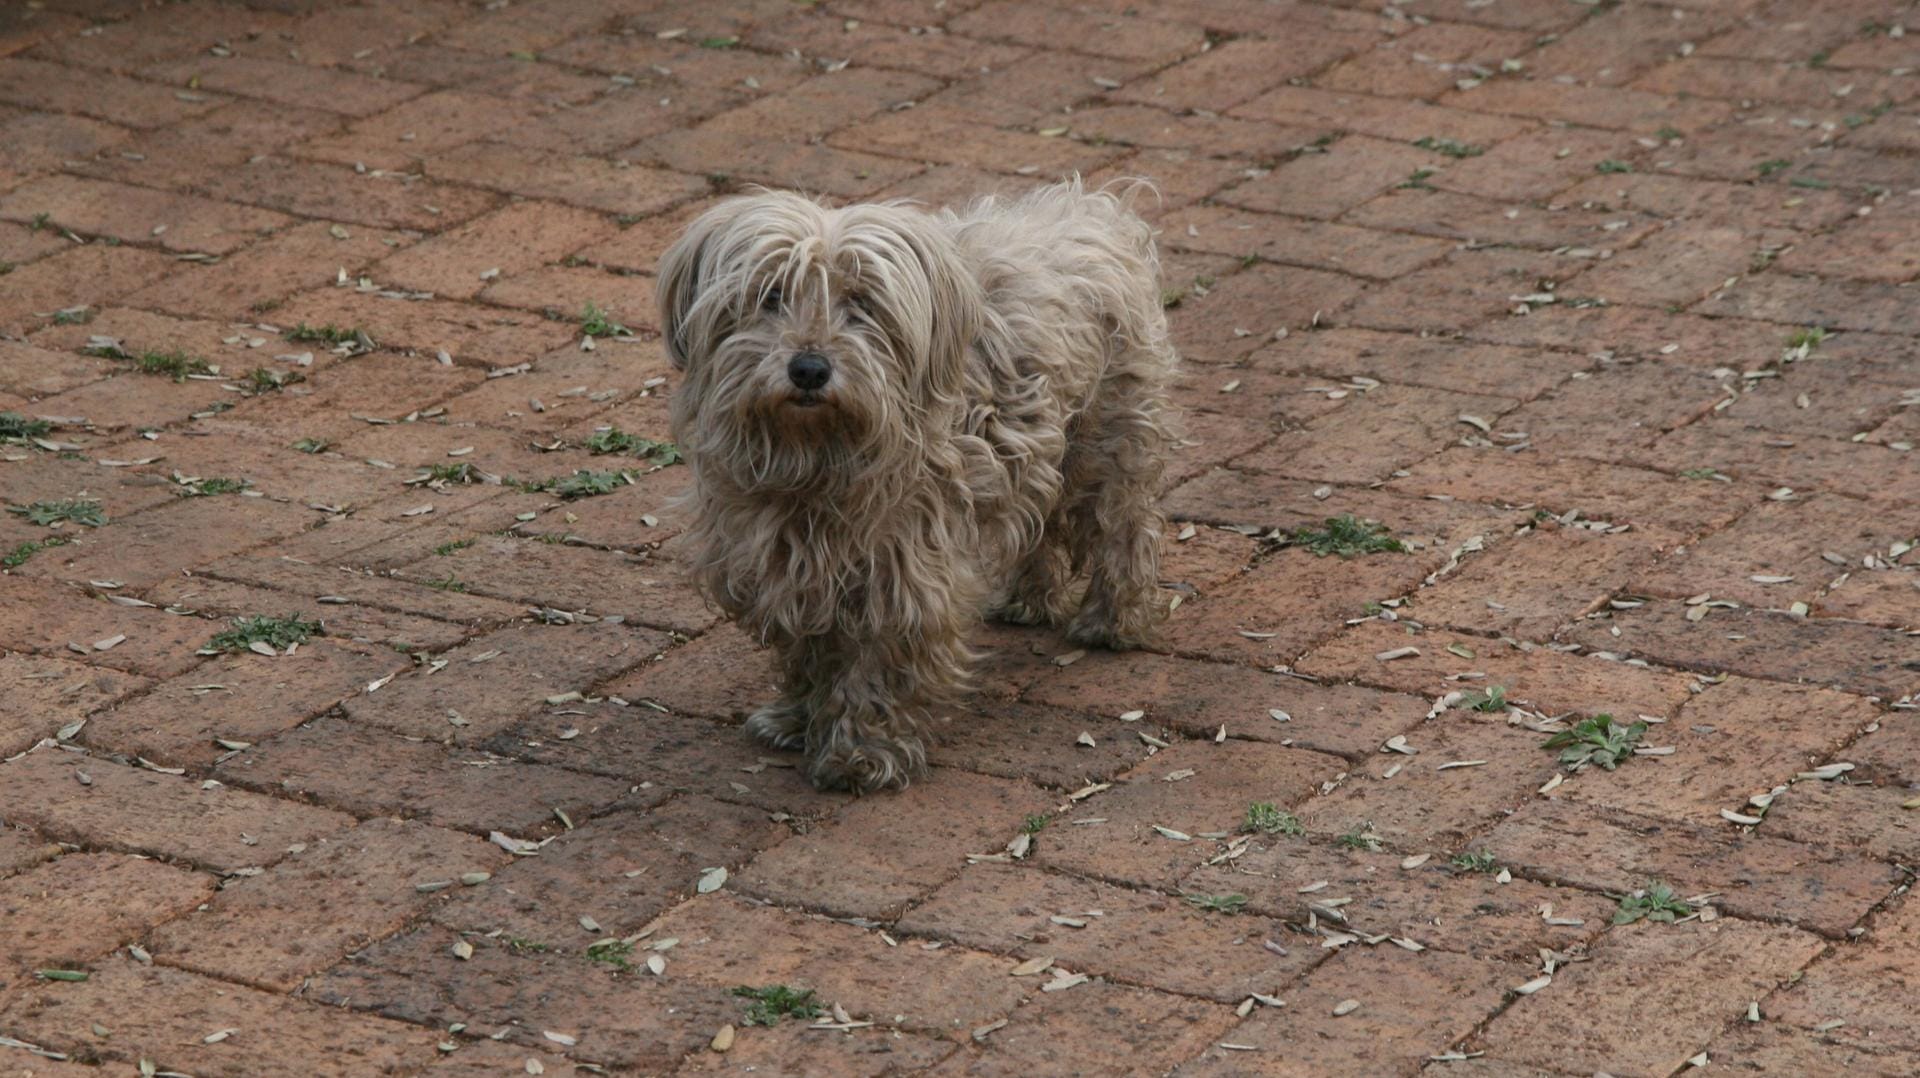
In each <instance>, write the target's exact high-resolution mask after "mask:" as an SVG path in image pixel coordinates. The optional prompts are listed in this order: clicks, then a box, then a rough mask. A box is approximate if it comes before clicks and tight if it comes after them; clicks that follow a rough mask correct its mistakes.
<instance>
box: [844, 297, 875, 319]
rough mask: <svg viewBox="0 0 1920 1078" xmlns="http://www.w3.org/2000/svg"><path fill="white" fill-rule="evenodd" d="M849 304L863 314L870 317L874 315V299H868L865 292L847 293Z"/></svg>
mask: <svg viewBox="0 0 1920 1078" xmlns="http://www.w3.org/2000/svg"><path fill="white" fill-rule="evenodd" d="M847 306H849V307H852V308H853V309H854V311H855V312H856V313H858V314H860V315H862V316H865V317H869V318H870V317H872V316H873V305H872V301H870V300H869V299H867V294H866V293H865V292H849V293H847Z"/></svg>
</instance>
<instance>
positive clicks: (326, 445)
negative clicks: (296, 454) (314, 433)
mask: <svg viewBox="0 0 1920 1078" xmlns="http://www.w3.org/2000/svg"><path fill="white" fill-rule="evenodd" d="M293 447H294V448H295V449H298V450H299V451H300V452H302V453H325V452H326V451H327V450H329V449H332V448H333V443H332V442H329V441H327V440H326V439H325V438H302V439H300V440H299V441H297V442H295V443H293Z"/></svg>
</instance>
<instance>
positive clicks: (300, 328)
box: [287, 322, 360, 344]
mask: <svg viewBox="0 0 1920 1078" xmlns="http://www.w3.org/2000/svg"><path fill="white" fill-rule="evenodd" d="M359 335H360V327H358V326H350V327H348V328H346V329H341V328H340V327H339V326H336V325H334V324H333V323H331V322H329V323H327V324H326V325H324V326H310V325H307V324H306V323H305V322H302V323H300V324H299V325H297V326H294V327H293V328H292V329H290V330H288V331H287V339H288V340H290V341H317V342H319V343H321V344H346V343H348V342H349V341H352V340H355V339H356V338H358V337H359Z"/></svg>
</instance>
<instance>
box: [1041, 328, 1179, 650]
mask: <svg viewBox="0 0 1920 1078" xmlns="http://www.w3.org/2000/svg"><path fill="white" fill-rule="evenodd" d="M1130 362H1131V363H1132V364H1135V365H1134V366H1129V363H1130ZM1170 364H1171V357H1170V356H1162V355H1159V354H1156V353H1149V352H1148V351H1147V350H1146V349H1137V350H1134V352H1133V354H1131V355H1130V356H1123V357H1122V358H1121V359H1120V360H1119V361H1118V362H1116V363H1115V364H1114V367H1113V371H1114V373H1113V374H1110V375H1109V377H1108V380H1107V382H1106V383H1105V384H1104V385H1102V387H1101V391H1100V397H1099V398H1098V400H1097V401H1096V402H1095V404H1094V409H1093V414H1092V415H1090V416H1089V417H1088V418H1089V419H1091V420H1092V422H1090V423H1088V424H1087V425H1086V427H1085V428H1084V430H1083V431H1082V432H1081V434H1080V435H1079V436H1077V437H1076V439H1075V445H1074V447H1073V450H1072V452H1073V453H1074V454H1075V455H1076V456H1077V457H1078V458H1079V460H1078V465H1079V466H1078V467H1076V468H1075V469H1073V471H1074V474H1073V476H1072V477H1071V480H1070V482H1069V489H1068V490H1067V497H1068V498H1069V499H1071V503H1072V509H1071V512H1072V514H1073V517H1074V520H1073V524H1072V526H1071V527H1070V529H1069V537H1070V540H1071V541H1072V543H1073V544H1074V561H1075V563H1076V564H1078V565H1080V566H1083V567H1084V568H1085V569H1086V570H1087V573H1088V583H1087V592H1086V596H1085V598H1083V599H1082V600H1081V604H1080V610H1079V612H1078V613H1077V614H1075V615H1074V617H1073V620H1072V622H1070V623H1069V624H1068V626H1067V636H1068V638H1069V639H1071V640H1073V641H1074V642H1075V643H1080V644H1086V645H1089V646H1092V647H1106V648H1135V647H1140V646H1142V645H1145V644H1148V643H1150V642H1152V641H1153V640H1154V638H1155V636H1156V635H1157V630H1158V626H1159V623H1160V621H1161V619H1162V618H1163V617H1165V612H1166V606H1165V604H1164V603H1163V602H1162V600H1161V598H1160V594H1159V584H1160V537H1161V533H1162V532H1163V531H1165V528H1166V518H1165V517H1164V516H1163V515H1162V514H1161V512H1160V508H1159V498H1160V479H1161V475H1162V474H1163V472H1164V471H1165V466H1166V455H1167V452H1168V450H1169V449H1170V448H1171V447H1172V443H1173V436H1172V432H1171V431H1170V430H1169V428H1168V425H1167V422H1166V413H1165V405H1164V398H1163V389H1162V376H1163V373H1164V372H1165V371H1166V370H1167V369H1168V367H1169V366H1170ZM1132 370H1139V371H1140V372H1141V373H1140V374H1137V375H1136V374H1133V373H1129V372H1130V371H1132Z"/></svg>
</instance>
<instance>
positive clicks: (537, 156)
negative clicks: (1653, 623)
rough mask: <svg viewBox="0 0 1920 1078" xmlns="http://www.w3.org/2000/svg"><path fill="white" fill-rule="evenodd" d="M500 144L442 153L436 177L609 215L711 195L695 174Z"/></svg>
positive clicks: (436, 161)
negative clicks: (686, 174) (683, 173)
mask: <svg viewBox="0 0 1920 1078" xmlns="http://www.w3.org/2000/svg"><path fill="white" fill-rule="evenodd" d="M623 165H624V162H615V163H608V162H606V161H603V160H600V159H597V158H587V157H571V156H566V155H562V154H554V153H548V152H544V151H538V150H526V149H520V148H517V147H512V146H504V145H499V144H495V143H485V142H481V143H474V144H472V145H469V146H464V147H461V148H460V149H457V150H453V151H451V152H448V153H443V154H438V155H436V156H435V157H434V159H433V161H432V162H431V164H430V166H429V167H430V169H431V171H432V175H434V176H438V177H443V178H445V179H448V180H452V181H455V182H459V183H470V184H475V185H478V186H483V187H488V188H492V189H494V190H499V191H506V192H508V193H511V194H516V195H521V196H524V197H527V198H545V199H552V200H553V201H556V202H564V203H567V204H569V205H574V206H582V207H585V208H587V209H594V210H601V211H604V212H607V213H619V214H648V213H657V212H659V211H660V210H664V209H667V208H668V207H671V206H672V205H674V204H675V203H677V202H681V201H683V200H686V199H690V198H693V197H695V196H697V195H700V194H703V193H704V192H705V191H706V184H705V183H704V182H702V181H700V180H698V179H695V178H694V177H692V176H683V175H680V174H678V173H672V172H667V171H664V170H661V169H653V168H642V167H638V166H627V167H623Z"/></svg>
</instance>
